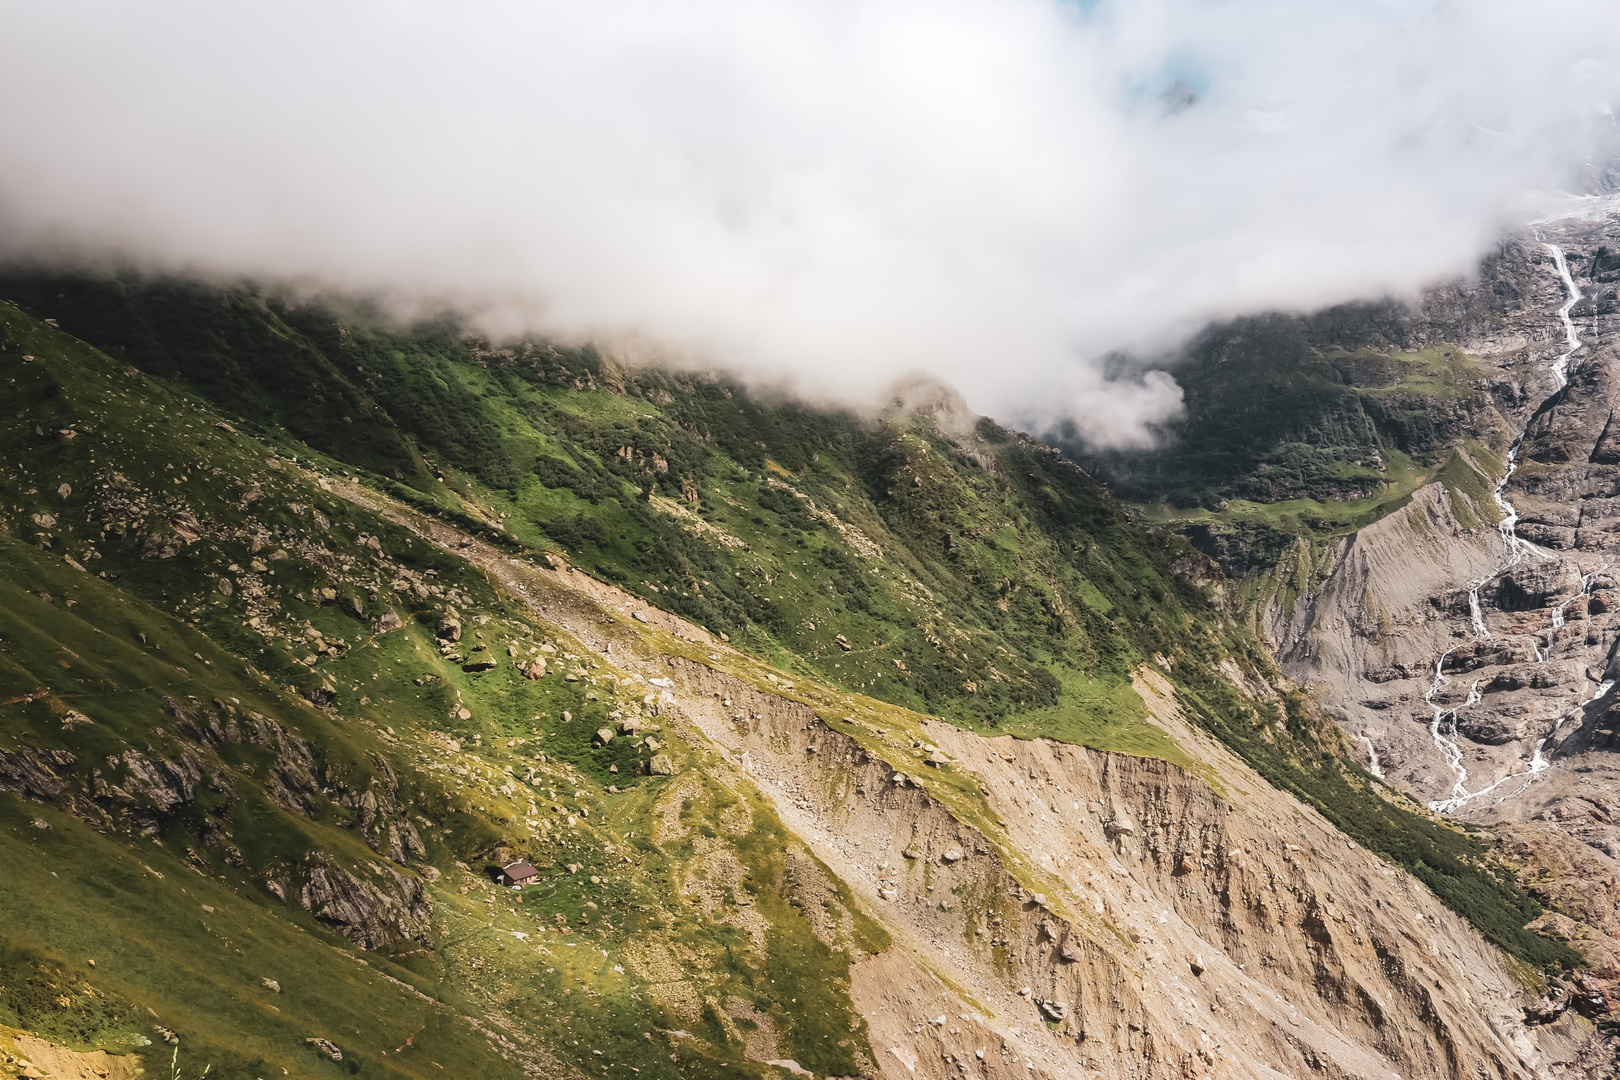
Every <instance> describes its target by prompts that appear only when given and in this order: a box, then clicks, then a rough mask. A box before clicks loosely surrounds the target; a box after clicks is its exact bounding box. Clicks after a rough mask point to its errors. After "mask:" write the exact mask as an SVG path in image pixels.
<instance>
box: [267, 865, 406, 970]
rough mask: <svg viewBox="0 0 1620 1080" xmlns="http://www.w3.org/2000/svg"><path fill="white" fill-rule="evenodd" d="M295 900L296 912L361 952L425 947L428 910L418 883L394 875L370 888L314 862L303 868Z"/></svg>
mask: <svg viewBox="0 0 1620 1080" xmlns="http://www.w3.org/2000/svg"><path fill="white" fill-rule="evenodd" d="M297 895H298V903H299V906H301V907H302V908H304V910H306V911H308V912H309V913H310V914H311V915H314V916H315V917H316V918H317V919H319V920H321V921H322V922H324V923H328V924H330V925H331V926H332V928H333V929H335V930H336V931H337V932H338V933H340V934H342V935H343V936H344V937H346V938H348V939H349V940H350V941H352V942H354V943H355V944H356V945H358V946H360V947H361V948H363V949H382V948H387V947H389V946H391V945H395V944H398V943H399V942H401V941H417V942H421V943H423V944H427V943H429V942H430V938H429V936H428V932H429V930H430V928H431V924H432V910H431V908H429V906H428V901H427V896H426V894H425V893H424V892H423V890H422V883H421V882H420V881H417V880H416V879H415V878H413V877H409V876H407V875H405V874H402V873H400V872H399V871H397V870H393V869H391V868H390V869H388V870H386V871H385V873H384V875H383V876H382V877H381V879H380V882H379V884H372V883H371V882H369V881H363V880H361V879H360V878H358V877H356V876H355V875H353V874H351V873H350V872H349V871H347V870H345V869H343V868H342V867H340V866H335V865H331V864H328V863H324V862H320V861H318V857H316V858H314V859H311V860H310V861H309V862H307V863H306V864H305V866H304V880H303V883H302V885H301V886H300V887H299V889H298V894H297Z"/></svg>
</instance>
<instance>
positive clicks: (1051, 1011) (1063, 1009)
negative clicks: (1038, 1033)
mask: <svg viewBox="0 0 1620 1080" xmlns="http://www.w3.org/2000/svg"><path fill="white" fill-rule="evenodd" d="M1037 1004H1039V1005H1040V1009H1041V1012H1042V1013H1043V1014H1044V1015H1045V1016H1046V1018H1047V1019H1048V1020H1057V1021H1062V1020H1067V1019H1068V1018H1069V1006H1068V1004H1067V1003H1066V1002H1062V1001H1041V1002H1038V1003H1037Z"/></svg>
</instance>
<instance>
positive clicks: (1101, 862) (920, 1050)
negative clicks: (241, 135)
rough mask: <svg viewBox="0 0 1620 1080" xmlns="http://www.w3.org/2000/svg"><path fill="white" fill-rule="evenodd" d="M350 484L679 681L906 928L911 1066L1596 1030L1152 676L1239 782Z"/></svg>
mask: <svg viewBox="0 0 1620 1080" xmlns="http://www.w3.org/2000/svg"><path fill="white" fill-rule="evenodd" d="M335 487H336V489H337V490H339V491H340V492H341V493H342V494H345V495H346V496H348V497H351V498H354V499H357V500H363V501H365V502H366V503H367V504H368V505H371V506H373V507H374V508H377V509H381V510H383V511H384V512H385V513H389V514H390V515H391V516H394V517H395V519H396V520H397V521H400V522H402V523H405V524H408V525H410V526H411V527H413V528H416V529H418V530H419V531H421V532H422V533H423V535H426V536H428V537H430V538H431V539H433V540H435V542H437V543H440V544H442V545H444V546H445V547H447V548H449V549H451V550H454V551H457V552H458V553H460V554H462V555H463V556H465V557H467V558H469V559H471V560H473V561H474V563H475V564H477V565H479V566H480V567H481V568H482V569H484V570H485V571H486V572H487V573H489V574H490V575H491V577H492V578H493V579H495V580H496V581H497V582H498V583H500V584H501V585H502V586H504V587H505V588H506V589H508V590H509V591H511V592H512V593H514V594H515V595H518V596H521V597H522V598H523V599H525V600H526V601H527V602H528V603H530V604H533V605H535V606H536V607H537V609H539V610H542V611H544V612H545V613H546V616H547V618H549V619H552V620H555V621H557V622H558V623H560V624H561V625H564V626H566V627H568V628H569V629H571V630H572V631H573V632H575V633H576V634H578V635H579V636H580V637H581V638H582V639H583V640H584V641H586V642H588V643H590V644H592V646H593V647H595V648H596V649H598V650H599V652H600V653H601V654H602V655H603V656H604V657H606V656H611V657H612V661H613V663H614V664H615V665H617V666H619V667H620V668H623V669H626V670H634V671H638V672H639V673H640V674H641V675H642V676H643V677H645V678H646V679H647V680H648V681H650V682H653V683H654V685H660V686H664V687H665V690H664V691H663V695H664V701H663V705H662V709H663V715H664V716H665V717H667V718H669V720H670V722H672V723H678V724H681V725H683V726H684V727H686V730H687V731H688V732H689V734H690V735H691V736H692V737H693V738H694V739H696V740H697V741H698V742H699V743H702V744H707V745H710V746H712V747H714V748H715V750H716V751H717V752H719V755H720V757H721V763H711V764H710V765H709V766H707V767H706V768H707V769H708V771H709V772H710V773H711V775H724V776H729V777H730V778H731V780H730V782H733V783H736V784H738V785H753V786H756V787H757V788H758V790H759V791H760V792H762V793H763V794H764V795H765V796H766V797H767V798H768V799H769V800H770V802H771V803H772V805H773V807H774V809H775V810H776V812H777V813H778V814H779V815H780V817H781V818H782V820H783V822H784V823H785V824H786V825H787V826H788V827H789V828H790V829H791V830H792V831H793V832H794V833H795V834H796V835H798V836H799V837H800V838H802V839H803V840H804V841H806V843H807V844H808V845H809V846H810V848H811V850H813V851H814V852H815V854H816V856H817V857H818V858H819V859H820V860H822V861H823V862H824V863H825V865H826V866H827V867H828V868H829V869H830V870H831V871H832V872H833V873H834V874H835V875H837V877H838V878H839V879H841V880H842V881H843V882H845V883H846V884H847V885H848V886H849V887H850V888H851V890H852V891H853V893H854V895H855V897H856V898H857V901H858V902H859V904H860V905H861V907H862V908H863V909H864V910H865V911H866V912H868V913H869V914H871V915H872V916H873V917H875V918H876V919H878V920H879V921H880V922H881V923H882V924H883V925H884V926H885V928H886V929H887V930H888V931H889V932H890V934H891V935H892V937H893V940H894V944H893V945H892V946H891V947H890V948H889V949H888V950H886V951H885V952H883V953H882V954H880V955H878V956H876V957H873V958H870V959H867V960H864V961H862V962H860V963H859V964H857V965H856V966H855V968H854V969H853V971H852V987H851V993H852V999H853V1000H854V1002H855V1004H856V1006H857V1008H858V1009H859V1010H860V1012H861V1014H862V1017H863V1019H864V1020H865V1022H866V1024H867V1027H868V1033H869V1036H870V1042H871V1046H872V1048H873V1052H874V1054H876V1055H877V1057H878V1059H879V1060H878V1062H877V1067H878V1068H879V1069H880V1071H881V1072H882V1074H883V1075H884V1076H886V1077H892V1078H895V1080H899V1078H906V1080H912V1078H915V1077H938V1078H944V1077H947V1076H949V1077H962V1076H974V1077H980V1076H982V1077H986V1078H1002V1077H1007V1078H1010V1077H1025V1076H1036V1077H1081V1076H1089V1075H1104V1076H1143V1077H1170V1076H1197V1075H1211V1076H1233V1077H1262V1076H1264V1077H1273V1076H1284V1075H1286V1076H1299V1075H1307V1074H1312V1073H1320V1074H1321V1075H1325V1076H1333V1077H1395V1076H1401V1077H1462V1076H1479V1075H1484V1076H1501V1077H1519V1076H1524V1077H1529V1076H1538V1075H1546V1074H1547V1070H1548V1069H1549V1068H1550V1067H1551V1064H1552V1063H1553V1062H1554V1061H1555V1060H1556V1059H1559V1058H1562V1057H1564V1056H1567V1054H1568V1053H1570V1052H1571V1049H1572V1047H1573V1046H1574V1045H1575V1044H1576V1043H1577V1042H1578V1041H1579V1040H1578V1033H1577V1032H1575V1031H1574V1030H1572V1029H1571V1028H1570V1027H1569V1025H1568V1024H1564V1025H1559V1026H1556V1027H1554V1028H1551V1029H1546V1028H1544V1029H1541V1030H1540V1031H1539V1032H1536V1033H1532V1032H1531V1031H1529V1030H1528V1029H1526V1028H1525V1026H1524V1025H1523V1022H1522V1015H1523V1013H1522V1010H1523V1008H1524V1005H1525V1001H1524V997H1523V994H1522V991H1521V988H1520V986H1519V985H1518V984H1517V983H1516V982H1515V980H1514V978H1513V977H1512V975H1511V973H1510V972H1509V970H1508V969H1507V966H1506V961H1505V960H1504V959H1503V957H1502V956H1501V955H1500V954H1499V953H1497V952H1496V951H1495V950H1494V949H1493V948H1492V947H1490V946H1489V945H1487V944H1486V943H1485V942H1484V941H1483V940H1482V939H1481V938H1480V937H1479V935H1478V934H1477V933H1475V932H1474V931H1473V930H1472V929H1471V928H1470V927H1468V926H1467V925H1466V924H1465V923H1463V922H1462V921H1461V920H1460V919H1459V918H1458V917H1457V916H1455V915H1454V914H1452V913H1451V912H1450V911H1449V910H1447V909H1446V908H1444V907H1443V906H1442V905H1440V904H1439V903H1438V902H1437V901H1436V900H1435V899H1434V898H1433V897H1432V896H1431V895H1430V894H1429V893H1428V892H1427V891H1426V890H1424V889H1423V888H1422V887H1421V886H1420V885H1418V884H1417V883H1416V882H1415V881H1413V880H1412V879H1410V878H1409V877H1407V876H1406V875H1404V874H1402V873H1400V872H1398V871H1396V870H1394V869H1392V868H1390V867H1389V866H1387V865H1386V864H1384V863H1383V862H1381V861H1380V860H1379V859H1377V858H1376V857H1374V856H1372V855H1371V854H1369V853H1367V852H1365V851H1363V850H1360V849H1358V848H1356V847H1355V846H1354V845H1351V844H1350V843H1348V842H1347V841H1346V840H1345V839H1344V838H1343V836H1342V835H1340V834H1338V833H1336V832H1335V831H1334V830H1333V829H1332V828H1331V826H1329V825H1328V824H1327V823H1326V822H1325V821H1323V820H1322V819H1321V818H1320V817H1319V816H1318V815H1316V814H1315V813H1314V812H1311V811H1309V810H1307V809H1305V808H1303V807H1302V806H1301V805H1299V804H1298V803H1297V802H1295V801H1294V800H1293V799H1292V798H1290V797H1288V796H1286V795H1283V794H1281V793H1279V792H1277V791H1276V790H1275V789H1273V788H1271V787H1269V786H1268V785H1266V784H1265V783H1264V781H1262V780H1261V779H1260V778H1259V777H1258V776H1256V775H1255V774H1254V773H1253V772H1252V771H1251V770H1249V769H1248V768H1247V767H1246V766H1244V765H1243V764H1242V763H1240V762H1238V761H1237V760H1236V759H1235V758H1233V757H1232V756H1231V755H1230V754H1229V753H1227V752H1226V751H1224V749H1222V748H1221V747H1219V746H1218V745H1217V744H1215V743H1214V742H1213V741H1212V740H1210V739H1208V738H1207V737H1205V736H1203V735H1202V734H1201V733H1199V732H1197V731H1195V730H1194V729H1192V728H1190V727H1189V726H1187V725H1186V724H1185V723H1184V722H1183V721H1182V720H1181V718H1180V716H1179V712H1178V709H1177V707H1176V704H1175V701H1174V692H1173V690H1172V689H1171V687H1170V685H1169V684H1168V682H1166V681H1165V680H1164V679H1163V678H1162V677H1161V676H1159V675H1158V674H1156V673H1154V672H1153V671H1151V670H1149V669H1144V670H1143V671H1141V672H1139V674H1138V679H1137V686H1138V692H1139V693H1141V694H1142V696H1143V699H1144V701H1146V702H1147V703H1148V705H1149V707H1150V709H1151V710H1152V712H1153V714H1154V716H1155V718H1156V720H1157V721H1158V722H1159V723H1160V724H1161V725H1162V726H1163V727H1165V729H1166V730H1167V731H1169V732H1170V734H1171V735H1172V736H1173V737H1174V738H1175V739H1176V740H1177V742H1178V743H1179V744H1180V745H1181V746H1182V747H1183V748H1185V749H1187V750H1188V751H1189V752H1190V753H1192V754H1193V755H1194V756H1195V757H1196V758H1197V759H1198V760H1200V761H1201V762H1203V763H1204V765H1205V766H1207V768H1208V769H1209V775H1211V776H1219V777H1220V781H1219V783H1220V789H1219V790H1216V789H1215V788H1213V787H1212V786H1211V785H1210V783H1209V782H1208V781H1206V780H1205V779H1201V778H1200V777H1199V776H1195V775H1193V774H1192V773H1190V772H1187V771H1185V770H1183V769H1180V768H1178V767H1175V766H1173V765H1170V764H1167V763H1165V762H1162V761H1158V760H1154V759H1143V758H1134V757H1129V756H1123V755H1113V754H1104V753H1098V752H1095V751H1089V750H1086V749H1084V748H1081V747H1077V746H1070V745H1064V744H1058V743H1053V742H1050V741H1046V740H1029V741H1023V740H1015V739H1012V738H1007V737H1002V738H994V739H990V738H983V737H980V736H977V735H974V734H971V733H968V732H964V731H962V730H960V729H957V728H954V727H952V726H950V725H947V724H943V723H941V722H939V721H937V720H932V719H929V718H926V717H920V716H917V715H916V714H912V713H907V712H905V711H904V710H899V709H895V708H893V707H891V706H885V705H882V704H880V703H876V702H873V701H871V700H870V699H865V698H859V697H854V696H849V695H844V694H842V693H839V692H836V691H831V690H828V689H826V688H822V687H817V686H803V685H801V686H797V687H795V686H791V685H790V684H789V683H788V682H787V681H786V680H784V679H782V678H780V677H779V676H778V675H776V674H773V673H771V672H770V671H769V669H767V668H765V667H763V666H762V665H759V664H757V663H755V662H753V661H750V660H748V659H747V658H746V657H744V656H742V655H741V654H738V653H735V652H733V651H732V650H730V649H729V648H728V647H727V646H725V645H723V644H721V643H719V642H717V641H715V640H714V639H713V638H711V637H710V636H709V635H707V634H705V633H704V632H703V631H701V630H700V629H698V628H696V627H693V626H691V625H690V624H687V623H685V622H683V621H681V620H679V619H676V618H674V617H673V616H668V615H666V614H663V613H659V612H657V611H655V610H653V609H650V608H648V607H647V606H646V605H645V604H644V603H642V602H641V601H638V600H636V599H635V598H633V597H630V596H629V595H628V594H625V593H622V592H620V591H619V590H617V589H615V588H613V587H612V586H608V585H604V584H603V583H601V582H598V581H596V580H594V579H591V578H588V577H587V576H585V575H583V574H579V573H576V572H572V571H570V570H568V569H567V568H562V569H559V570H548V569H541V568H537V567H535V566H533V565H532V564H529V563H527V562H524V561H521V560H518V559H514V558H511V557H510V556H507V555H505V554H504V553H502V552H499V551H497V550H495V549H494V548H492V547H489V546H488V545H485V544H483V543H482V542H481V541H476V540H472V539H470V538H467V537H464V536H461V535H460V534H458V533H456V532H455V531H454V530H452V529H449V528H448V527H447V526H444V525H442V524H440V523H437V522H432V521H429V520H427V519H424V518H421V517H419V516H418V515H415V514H414V513H412V512H410V511H406V510H403V509H402V508H398V507H391V506H389V505H388V504H386V503H383V502H381V501H380V500H378V499H377V498H376V497H375V496H374V495H371V494H370V493H368V492H365V491H363V490H361V489H351V488H345V487H342V486H341V485H335ZM655 680H656V681H655ZM925 755H926V756H927V757H929V758H930V759H931V760H932V761H933V764H931V765H930V764H926V763H924V760H923V759H924V756H925Z"/></svg>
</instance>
